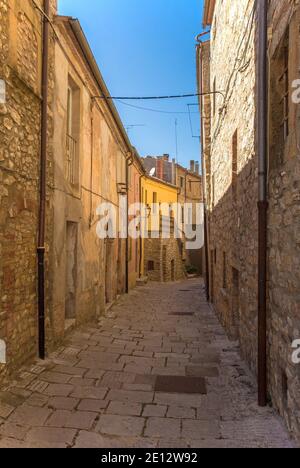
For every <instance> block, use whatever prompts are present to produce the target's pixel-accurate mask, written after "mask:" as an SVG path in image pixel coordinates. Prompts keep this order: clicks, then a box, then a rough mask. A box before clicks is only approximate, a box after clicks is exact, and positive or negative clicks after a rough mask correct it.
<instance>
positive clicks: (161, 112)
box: [116, 99, 198, 115]
mask: <svg viewBox="0 0 300 468" xmlns="http://www.w3.org/2000/svg"><path fill="white" fill-rule="evenodd" d="M116 101H117V102H119V103H120V104H123V105H124V106H128V107H132V108H133V109H140V110H144V111H148V112H157V113H158V114H184V115H187V114H188V113H189V112H184V111H178V112H176V111H164V110H160V109H150V108H149V107H141V106H135V105H133V104H129V103H128V102H124V101H121V100H119V99H116ZM192 114H198V112H192Z"/></svg>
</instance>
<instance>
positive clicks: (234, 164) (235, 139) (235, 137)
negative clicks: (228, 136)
mask: <svg viewBox="0 0 300 468" xmlns="http://www.w3.org/2000/svg"><path fill="white" fill-rule="evenodd" d="M237 183H238V131H237V130H236V131H235V132H234V135H233V137H232V182H231V184H232V197H233V200H234V201H235V200H236V198H237Z"/></svg>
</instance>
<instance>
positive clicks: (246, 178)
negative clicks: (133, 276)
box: [203, 0, 300, 437]
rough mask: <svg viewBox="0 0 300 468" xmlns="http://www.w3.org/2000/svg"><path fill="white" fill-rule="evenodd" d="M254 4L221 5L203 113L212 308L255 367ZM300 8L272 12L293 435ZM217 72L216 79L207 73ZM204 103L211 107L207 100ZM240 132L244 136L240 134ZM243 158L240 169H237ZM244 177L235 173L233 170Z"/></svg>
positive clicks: (279, 392)
mask: <svg viewBox="0 0 300 468" xmlns="http://www.w3.org/2000/svg"><path fill="white" fill-rule="evenodd" d="M254 5H255V2H254V1H253V2H248V1H246V0H245V1H240V2H222V1H216V5H215V13H214V21H213V25H212V34H211V42H210V51H211V52H210V57H208V56H207V53H205V52H206V51H205V50H204V54H203V57H204V60H205V67H204V69H205V72H206V75H205V76H206V78H207V77H209V79H210V88H211V89H214V90H222V92H223V93H225V101H224V100H223V98H222V97H221V96H220V97H218V98H214V97H212V98H211V100H210V101H211V102H210V106H208V105H207V103H205V102H204V104H205V110H206V112H205V115H206V116H207V114H209V113H211V125H210V127H209V128H208V129H207V128H206V127H207V119H205V135H210V138H209V139H207V138H205V141H204V156H205V160H206V175H207V179H208V180H207V186H206V196H207V201H208V205H209V243H210V259H209V265H210V285H211V298H212V301H213V302H214V305H215V308H216V311H217V313H218V315H219V316H220V319H221V322H222V323H223V325H224V326H225V328H226V330H227V332H228V334H229V336H231V337H232V338H233V339H235V338H238V339H239V342H240V346H241V351H242V354H243V356H244V358H245V359H246V360H247V362H248V363H249V365H250V366H251V368H252V369H253V371H254V372H256V367H257V309H258V306H257V294H258V286H257V262H258V260H257V252H258V250H257V248H258V245H257V239H258V232H257V219H258V211H257V197H258V184H257V175H258V167H257V126H256V109H257V82H258V81H257V77H258V70H257V54H256V47H257V18H256V16H255V15H254V16H253V11H254V10H253V8H254ZM299 9H300V8H299V5H298V2H290V1H288V0H280V1H278V0H272V1H270V2H269V59H270V75H269V76H270V81H269V88H270V95H269V97H270V145H269V148H270V150H269V164H268V167H269V173H268V176H269V178H268V184H269V187H268V188H269V193H268V197H269V213H268V283H267V294H268V304H267V307H268V323H267V333H268V393H269V397H270V401H271V402H272V404H273V405H274V407H275V408H276V409H277V410H278V411H279V412H280V414H281V415H282V416H283V417H284V419H285V421H286V423H287V425H288V427H289V429H290V430H291V431H292V432H293V434H294V435H296V436H297V437H299V435H300V427H299V426H300V425H299V421H300V398H299V395H300V383H299V382H300V380H299V379H300V373H299V372H300V367H299V365H297V364H294V363H293V362H292V353H293V349H292V343H293V341H294V340H296V339H299V338H300V318H299V312H300V309H299V302H300V300H299V284H300V276H299V271H300V255H299V245H300V241H299V230H300V224H299V219H300V210H299V206H300V203H299V202H300V197H299V188H300V136H299V134H300V131H299V117H300V114H299V105H295V104H293V102H292V99H291V93H292V92H293V87H292V84H293V81H294V80H297V79H299V61H300V41H299V24H300V13H299ZM286 61H288V120H287V123H288V127H289V128H288V134H286V135H285V136H284V132H283V125H282V123H283V117H284V110H283V100H282V84H280V77H281V76H282V73H283V71H284V69H285V64H286ZM208 66H209V70H208V71H207V68H208ZM204 101H205V100H204ZM235 132H237V133H235ZM234 157H235V158H237V168H236V167H234V166H233V162H234ZM234 169H237V170H234Z"/></svg>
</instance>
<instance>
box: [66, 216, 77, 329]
mask: <svg viewBox="0 0 300 468" xmlns="http://www.w3.org/2000/svg"><path fill="white" fill-rule="evenodd" d="M66 230H67V232H66V289H65V291H66V298H65V318H66V319H67V320H70V319H75V318H76V291H77V243H78V224H77V223H73V222H67V227H66Z"/></svg>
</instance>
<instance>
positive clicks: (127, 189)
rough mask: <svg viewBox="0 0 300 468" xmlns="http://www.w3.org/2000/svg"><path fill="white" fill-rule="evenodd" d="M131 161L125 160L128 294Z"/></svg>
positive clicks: (127, 283) (127, 291) (126, 289)
mask: <svg viewBox="0 0 300 468" xmlns="http://www.w3.org/2000/svg"><path fill="white" fill-rule="evenodd" d="M132 164H133V160H132V156H131V155H130V157H129V158H126V191H127V197H126V265H125V292H126V294H128V293H129V190H130V187H129V168H130V167H131V166H132Z"/></svg>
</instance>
